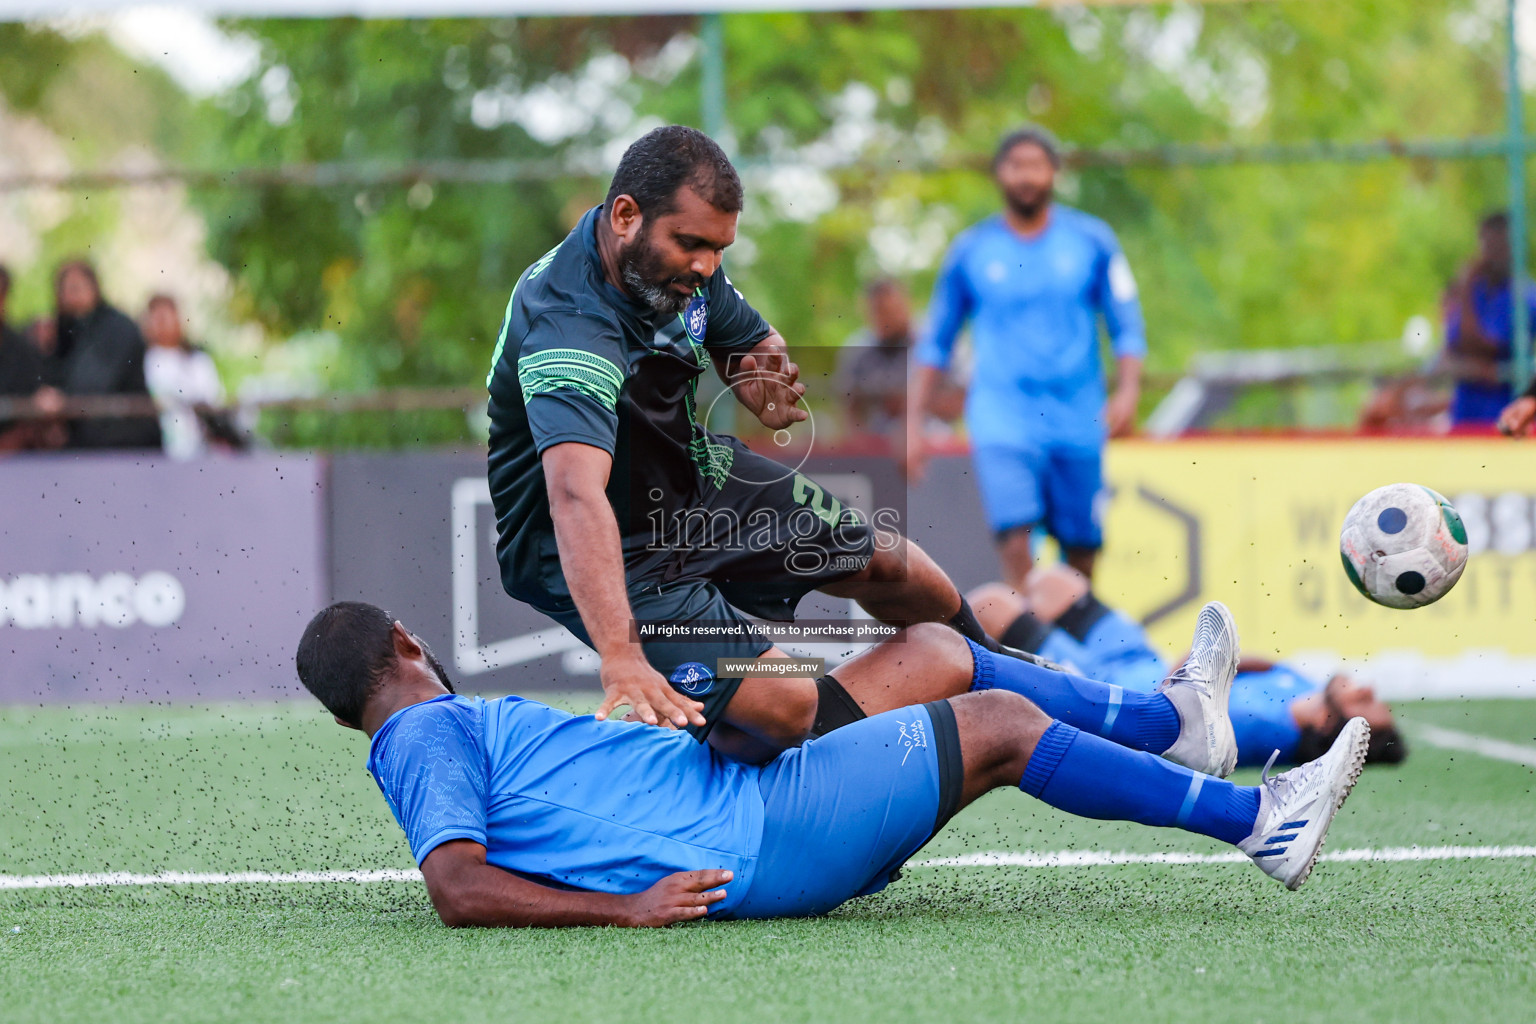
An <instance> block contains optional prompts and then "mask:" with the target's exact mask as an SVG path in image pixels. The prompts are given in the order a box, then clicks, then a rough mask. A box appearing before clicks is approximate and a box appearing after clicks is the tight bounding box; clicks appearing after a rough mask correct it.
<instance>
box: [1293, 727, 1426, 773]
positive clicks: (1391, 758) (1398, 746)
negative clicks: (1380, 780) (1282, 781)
mask: <svg viewBox="0 0 1536 1024" xmlns="http://www.w3.org/2000/svg"><path fill="white" fill-rule="evenodd" d="M1338 720H1339V722H1338V725H1336V726H1333V727H1332V728H1329V729H1327V730H1322V729H1316V728H1313V727H1312V726H1310V725H1309V726H1307V727H1306V728H1304V729H1302V730H1301V738H1300V739H1298V740H1297V741H1296V753H1295V754H1294V755H1293V756H1294V758H1295V761H1296V763H1297V764H1305V763H1306V762H1308V761H1312V760H1315V759H1317V758H1319V757H1322V756H1323V755H1324V754H1326V753H1327V752H1328V748H1329V747H1331V746H1333V741H1334V740H1336V739H1338V738H1339V733H1341V732H1343V731H1344V725H1345V720H1344V717H1343V716H1342V715H1340V716H1338ZM1407 758H1408V741H1407V740H1405V739H1403V734H1402V733H1400V732H1398V731H1397V727H1396V726H1393V725H1388V726H1383V727H1382V728H1379V729H1372V730H1371V738H1370V740H1369V741H1368V742H1367V743H1366V747H1365V763H1366V764H1401V763H1402V762H1403V761H1405V760H1407Z"/></svg>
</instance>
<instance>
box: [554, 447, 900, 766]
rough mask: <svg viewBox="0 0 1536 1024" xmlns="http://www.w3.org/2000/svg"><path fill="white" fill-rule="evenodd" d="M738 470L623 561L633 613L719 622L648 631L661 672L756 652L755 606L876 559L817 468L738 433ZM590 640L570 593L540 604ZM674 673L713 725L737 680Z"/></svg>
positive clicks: (762, 643)
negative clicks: (704, 631)
mask: <svg viewBox="0 0 1536 1024" xmlns="http://www.w3.org/2000/svg"><path fill="white" fill-rule="evenodd" d="M718 440H720V441H726V442H729V443H730V445H731V447H732V449H733V457H732V465H731V472H730V475H729V476H727V477H726V479H725V482H724V485H723V486H722V487H720V489H718V490H711V492H710V493H709V494H708V496H707V497H706V498H705V500H704V503H703V504H702V505H700V506H698V507H696V508H693V509H688V510H687V511H685V512H683V513H679V514H678V516H677V517H676V518H677V519H678V520H679V521H678V522H677V523H676V524H675V525H674V527H673V528H671V529H670V530H669V532H668V533H667V534H666V535H665V536H666V538H667V539H668V541H669V543H667V544H666V545H656V546H655V547H656V549H655V550H653V551H650V552H647V554H646V555H645V556H644V557H642V558H635V559H631V560H630V563H631V564H629V565H628V566H626V570H627V575H628V577H629V580H628V590H629V604H630V608H631V610H632V611H633V612H634V616H635V622H636V623H637V624H644V623H663V622H688V623H700V622H709V623H719V624H721V626H722V627H723V629H722V632H724V631H727V630H728V631H729V633H730V635H723V636H721V637H720V638H718V639H711V640H698V639H687V640H677V639H667V638H648V637H645V636H643V635H642V636H640V637H639V639H640V643H641V646H642V647H643V649H644V650H645V655H646V658H647V660H649V661H650V663H651V664H652V665H653V666H655V668H656V670H657V671H659V672H660V673H661V674H662V675H664V676H668V677H670V676H671V674H672V671H673V670H674V669H675V668H677V667H678V666H679V665H681V664H684V663H686V662H691V661H693V662H700V663H702V664H704V665H705V666H707V667H708V668H709V669H710V671H711V672H713V671H714V668H715V661H716V659H718V658H756V657H757V656H759V655H761V654H762V653H763V652H764V651H766V650H768V649H769V648H770V647H771V646H773V645H772V644H771V643H770V642H769V641H768V640H767V638H766V637H764V636H763V634H762V633H761V632H760V631H759V630H758V629H756V628H755V627H754V625H753V624H752V622H751V619H750V618H749V616H752V617H756V618H761V619H769V620H772V621H776V622H788V621H791V620H793V619H794V616H795V608H796V606H797V605H799V603H800V600H801V598H803V597H804V596H805V595H806V594H808V593H810V592H811V591H813V590H817V589H819V588H821V587H824V586H827V585H828V584H831V583H836V582H838V581H840V580H843V579H846V578H847V577H849V576H851V575H853V574H854V573H856V572H859V571H860V570H862V569H863V568H864V567H865V566H867V565H868V564H869V560H870V558H871V557H873V555H874V551H875V531H874V529H873V528H872V527H871V526H870V524H869V522H868V521H867V520H866V518H865V517H864V516H863V515H861V514H859V513H857V512H855V511H854V510H853V509H851V508H848V507H847V506H845V505H843V504H842V502H841V501H839V500H838V499H837V498H835V497H833V496H832V495H831V494H829V493H827V491H826V490H825V489H824V488H822V487H821V486H820V485H818V484H816V483H815V482H814V481H812V480H811V479H810V478H808V477H806V476H804V475H803V474H801V473H799V472H797V471H795V470H793V469H791V468H789V467H786V466H782V465H780V464H779V463H777V462H774V461H772V460H771V459H766V458H764V457H763V456H761V455H758V454H756V453H754V452H753V451H752V450H751V449H749V448H747V447H746V446H745V445H743V444H742V443H741V442H740V441H737V440H736V439H735V438H718ZM535 606H536V607H538V608H539V610H540V611H542V612H544V613H545V614H546V615H548V616H550V617H551V618H553V619H555V620H556V621H557V622H559V623H560V624H561V625H563V626H565V627H566V628H567V629H569V630H570V631H571V632H572V633H575V634H576V636H578V637H580V638H581V640H582V642H584V643H586V644H587V645H588V646H590V645H591V643H592V641H591V638H590V637H588V636H587V631H586V629H585V628H584V627H583V626H582V624H581V616H580V614H579V613H578V612H577V611H576V606H575V604H574V603H573V602H571V600H570V599H569V598H565V599H564V600H559V599H556V600H553V601H552V602H550V604H549V605H545V604H544V603H542V602H540V603H537V604H536V605H535ZM689 685H690V684H678V685H677V689H678V691H679V692H681V693H685V694H687V695H688V696H690V697H692V698H693V699H694V700H697V701H700V702H702V703H703V704H704V717H705V719H706V720H707V723H708V724H707V725H705V726H704V727H703V728H702V729H693V728H690V731H691V732H693V733H694V734H695V735H696V736H697V737H698V738H699V739H701V740H702V739H703V738H704V737H705V736H707V735H708V733H709V730H710V729H712V728H713V727H714V723H715V722H716V721H717V720H718V719H719V717H720V714H721V713H722V712H723V711H724V709H725V706H726V705H727V704H728V703H730V700H731V697H732V696H734V695H735V693H736V689H737V688H738V687H739V686H740V685H741V679H740V678H735V679H719V678H717V679H713V680H704V681H701V682H700V683H699V684H692V688H689Z"/></svg>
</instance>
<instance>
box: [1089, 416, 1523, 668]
mask: <svg viewBox="0 0 1536 1024" xmlns="http://www.w3.org/2000/svg"><path fill="white" fill-rule="evenodd" d="M1106 472H1107V477H1108V486H1109V492H1110V493H1109V503H1108V508H1107V511H1106V517H1105V529H1104V533H1105V540H1106V546H1105V551H1104V556H1103V561H1102V563H1101V566H1102V568H1101V572H1100V574H1099V575H1098V578H1097V581H1096V589H1097V590H1099V591H1100V593H1101V595H1102V596H1103V597H1104V598H1105V599H1106V600H1107V601H1109V602H1110V603H1111V604H1115V605H1118V606H1120V607H1122V608H1124V609H1125V610H1126V611H1127V612H1129V613H1131V614H1133V615H1135V616H1137V617H1138V618H1140V619H1142V621H1143V622H1144V623H1146V625H1147V628H1148V631H1149V633H1150V634H1151V635H1152V637H1153V638H1154V639H1155V640H1157V641H1158V642H1159V644H1160V645H1161V646H1163V647H1165V648H1167V649H1168V650H1170V651H1175V650H1182V649H1183V647H1184V646H1185V645H1187V644H1188V642H1189V627H1190V623H1191V622H1192V620H1193V614H1194V611H1195V609H1196V608H1198V607H1199V605H1200V604H1201V603H1202V602H1204V601H1208V600H1212V599H1217V600H1221V601H1225V602H1226V603H1227V604H1228V605H1229V606H1230V607H1231V608H1232V611H1233V613H1234V614H1235V615H1236V617H1237V622H1238V626H1239V630H1240V632H1241V633H1242V638H1243V646H1244V648H1245V649H1247V650H1250V651H1253V652H1255V653H1268V654H1281V655H1285V656H1291V655H1292V654H1294V653H1295V652H1316V653H1317V654H1318V655H1319V656H1324V655H1326V656H1335V657H1337V658H1339V659H1344V660H1351V661H1359V660H1364V659H1380V658H1382V657H1383V656H1386V657H1387V658H1388V660H1389V661H1390V659H1391V658H1397V659H1399V661H1400V662H1401V661H1402V660H1403V659H1407V660H1408V661H1413V662H1417V663H1418V664H1419V665H1420V666H1421V667H1422V666H1424V665H1440V666H1442V672H1441V674H1442V675H1443V674H1445V672H1446V671H1451V673H1452V674H1455V675H1458V676H1461V677H1463V682H1467V683H1469V685H1472V688H1476V686H1475V683H1476V680H1475V679H1471V680H1468V679H1466V678H1465V677H1466V676H1468V675H1469V674H1471V675H1475V674H1476V673H1477V672H1478V668H1477V664H1476V663H1477V662H1478V660H1479V659H1482V660H1483V661H1485V662H1487V665H1486V672H1485V674H1494V675H1503V676H1505V677H1509V676H1510V675H1511V673H1513V675H1514V677H1515V678H1513V679H1509V678H1506V679H1505V681H1504V684H1502V685H1500V686H1495V687H1493V688H1492V689H1493V691H1495V692H1504V691H1508V690H1510V689H1511V684H1518V683H1519V681H1520V678H1521V677H1524V676H1529V677H1530V682H1531V684H1532V685H1533V686H1536V443H1531V442H1523V443H1522V442H1516V441H1509V440H1504V439H1501V438H1487V439H1483V438H1477V439H1470V438H1469V439H1459V438H1447V439H1438V438H1422V439H1420V438H1414V439H1359V440H1354V439H1349V440H1336V439H1318V440H1310V439H1285V440H1280V439H1275V440H1270V439H1255V438H1242V439H1232V438H1228V439H1220V440H1192V441H1173V442H1156V441H1144V440H1136V441H1128V442H1121V443H1117V444H1114V445H1112V446H1111V448H1110V455H1109V461H1108V466H1107V471H1106ZM1396 482H1411V483H1418V484H1423V485H1425V486H1427V487H1431V488H1433V489H1434V490H1437V491H1439V492H1440V493H1441V494H1444V495H1445V496H1446V497H1448V498H1449V499H1450V500H1451V502H1452V504H1454V505H1455V506H1456V508H1457V509H1458V510H1459V511H1460V513H1461V515H1462V518H1463V520H1464V521H1465V523H1466V526H1467V539H1468V543H1469V547H1470V549H1471V552H1472V554H1471V559H1470V561H1469V563H1468V565H1467V570H1466V573H1465V575H1464V576H1463V577H1462V579H1461V581H1460V582H1459V583H1458V584H1457V585H1456V588H1455V589H1454V590H1452V591H1451V592H1450V594H1448V595H1447V596H1446V597H1445V598H1443V599H1442V600H1441V601H1439V602H1438V603H1436V604H1433V605H1430V606H1428V607H1425V608H1421V609H1415V610H1411V611H1397V610H1393V609H1390V608H1383V607H1379V606H1377V605H1375V604H1372V603H1371V602H1369V601H1367V600H1366V599H1365V598H1363V597H1362V596H1361V595H1360V594H1359V593H1358V592H1357V591H1355V589H1354V588H1353V587H1352V586H1351V585H1350V582H1349V579H1348V578H1347V577H1346V575H1345V574H1344V571H1343V568H1342V566H1341V564H1340V560H1339V545H1338V542H1339V528H1340V526H1341V525H1342V523H1343V519H1344V514H1345V513H1346V512H1347V511H1348V510H1349V507H1350V506H1351V505H1352V504H1354V502H1355V501H1356V500H1357V499H1358V498H1360V497H1361V496H1362V495H1363V494H1365V493H1366V492H1367V491H1370V490H1371V489H1373V488H1375V487H1379V486H1381V485H1383V484H1389V483H1396ZM1469 659H1471V660H1470V661H1469ZM1527 659H1529V660H1527ZM1446 666H1455V668H1454V671H1452V670H1451V669H1448V668H1446ZM1389 688H1390V687H1389ZM1435 688H1436V687H1429V689H1435ZM1442 688H1443V687H1442ZM1463 688H1464V689H1465V688H1466V687H1463ZM1398 689H1401V688H1398ZM1410 689H1412V688H1411V687H1410ZM1420 689H1424V688H1423V687H1420Z"/></svg>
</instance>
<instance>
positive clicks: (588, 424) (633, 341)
mask: <svg viewBox="0 0 1536 1024" xmlns="http://www.w3.org/2000/svg"><path fill="white" fill-rule="evenodd" d="M602 209H603V208H602V207H601V206H599V207H596V208H595V209H592V210H589V211H588V212H587V213H586V215H585V216H583V217H582V219H581V222H580V223H579V224H577V225H576V228H575V229H574V230H573V231H572V232H571V233H570V234H569V235H568V236H566V239H565V241H563V242H561V243H560V244H559V245H558V246H556V247H555V248H554V249H552V250H550V251H549V252H548V253H546V254H545V255H544V256H543V258H541V259H540V260H539V261H538V262H537V263H535V264H534V265H533V266H531V267H529V268H528V269H527V270H526V271H524V272H523V275H522V277H521V278H519V280H518V282H517V286H516V287H515V288H514V289H513V290H512V297H511V299H510V300H509V301H508V302H507V312H506V316H505V317H504V318H503V320H502V325H501V334H500V336H499V337H498V338H497V341H496V352H495V355H494V356H493V361H492V365H491V372H490V376H489V377H488V378H487V380H486V384H487V387H488V388H489V389H490V396H491V397H490V417H491V438H490V462H489V477H490V485H491V500H492V502H493V504H494V506H495V510H496V528H497V536H498V542H497V546H496V555H497V560H498V562H499V564H500V567H501V581H502V586H503V587H505V589H506V591H507V593H508V594H510V595H512V596H513V597H516V598H519V599H520V600H524V601H528V602H529V603H531V604H534V605H535V606H548V605H549V604H551V603H560V602H562V601H563V600H568V598H569V594H570V591H569V589H568V588H567V587H566V585H565V579H564V576H563V575H562V573H561V571H560V562H559V555H558V552H557V551H556V548H555V534H554V524H553V522H552V521H551V519H550V515H549V497H548V492H547V490H546V489H545V485H544V471H543V467H542V465H541V464H540V462H539V456H540V455H541V454H542V453H543V451H544V449H546V448H548V447H550V446H551V445H555V444H560V443H562V442H566V441H576V442H580V443H582V444H589V445H593V446H595V447H598V448H601V449H603V450H604V451H606V452H608V453H610V454H611V455H612V456H613V459H614V465H613V472H612V474H611V475H610V477H609V480H608V499H609V501H610V502H611V503H612V505H613V509H614V513H615V515H616V516H617V519H618V523H619V532H620V534H621V536H622V537H623V544H624V561H625V564H626V566H629V567H631V568H635V567H637V566H639V565H641V564H642V563H644V562H645V561H646V560H647V559H649V558H652V557H653V556H654V555H656V552H655V551H654V549H653V547H651V545H652V541H653V537H654V532H655V531H654V529H653V527H652V523H653V521H655V517H668V516H671V515H672V514H673V513H674V512H675V511H679V510H685V509H688V508H693V507H696V506H698V505H700V504H702V503H704V501H705V500H706V499H707V498H708V496H709V495H710V494H711V493H712V492H714V491H718V490H719V489H720V488H721V487H722V486H723V485H724V483H725V481H726V479H727V475H728V474H729V472H730V468H731V461H732V458H733V449H732V447H731V446H730V445H728V444H725V443H723V442H722V441H721V440H720V439H719V438H717V437H715V436H714V435H712V434H710V433H709V431H707V430H705V429H704V428H703V427H702V426H700V425H699V424H698V423H697V422H696V415H697V411H698V409H697V391H698V378H699V377H700V376H701V375H702V374H703V373H704V371H705V369H706V368H707V367H708V366H709V365H710V357H711V354H714V355H716V356H720V357H724V356H726V355H728V354H730V353H733V352H744V351H746V350H748V349H750V348H752V347H753V346H754V345H756V344H757V343H758V342H760V341H762V340H763V338H765V337H766V336H767V335H768V332H769V327H768V323H767V321H765V320H764V319H763V318H762V317H761V316H760V315H759V314H758V313H757V311H756V310H754V309H753V308H752V307H751V306H750V305H749V304H748V303H747V302H746V300H745V299H743V298H742V297H741V294H740V293H739V292H737V291H736V289H735V287H734V286H732V284H731V282H730V279H729V278H727V277H726V276H725V270H724V268H723V267H722V268H721V269H719V270H717V271H716V272H715V274H714V276H713V277H711V278H710V279H709V281H708V282H706V283H705V285H704V286H703V287H702V288H700V289H699V290H698V292H697V293H696V294H695V295H694V298H693V300H692V301H691V302H690V303H689V305H688V307H687V309H685V310H684V311H683V312H682V313H681V314H678V315H676V316H667V315H663V314H659V313H656V312H655V311H653V310H652V309H650V308H649V307H648V306H645V305H643V304H641V303H638V302H635V301H634V300H632V299H630V298H629V297H628V296H627V295H625V294H624V293H623V292H621V291H620V290H619V289H617V288H615V287H614V286H613V285H611V284H609V283H608V281H607V280H606V279H605V278H604V276H603V267H602V262H601V260H600V258H599V256H598V250H597V235H596V229H597V222H598V217H599V216H600V215H601V213H602Z"/></svg>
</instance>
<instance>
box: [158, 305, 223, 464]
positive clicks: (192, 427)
mask: <svg viewBox="0 0 1536 1024" xmlns="http://www.w3.org/2000/svg"><path fill="white" fill-rule="evenodd" d="M144 338H145V340H146V341H147V342H149V351H148V353H147V354H146V355H145V357H144V378H145V380H146V381H147V382H148V384H149V393H150V394H151V395H152V396H154V399H155V404H156V405H158V406H159V407H160V433H161V435H162V437H163V438H164V441H165V453H166V454H167V455H169V456H170V457H171V458H173V459H191V458H196V457H197V456H199V455H201V454H202V453H203V452H204V451H206V450H207V448H208V443H209V442H210V441H215V440H218V439H219V432H218V431H217V430H214V431H213V432H212V433H210V428H209V424H210V422H216V421H217V420H218V419H219V418H220V416H221V412H220V410H221V408H222V406H223V405H224V385H223V384H222V383H220V382H219V370H218V367H216V366H215V365H214V363H213V357H212V356H210V355H209V354H208V353H207V352H205V351H203V350H202V349H201V348H198V347H197V346H196V345H193V344H192V343H191V342H190V341H188V340H187V336H186V333H185V332H184V331H183V330H182V320H181V310H180V309H179V308H178V307H177V305H176V300H175V299H173V298H172V297H171V296H169V295H155V296H153V297H151V298H150V300H149V304H148V306H146V307H145V309H144Z"/></svg>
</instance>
